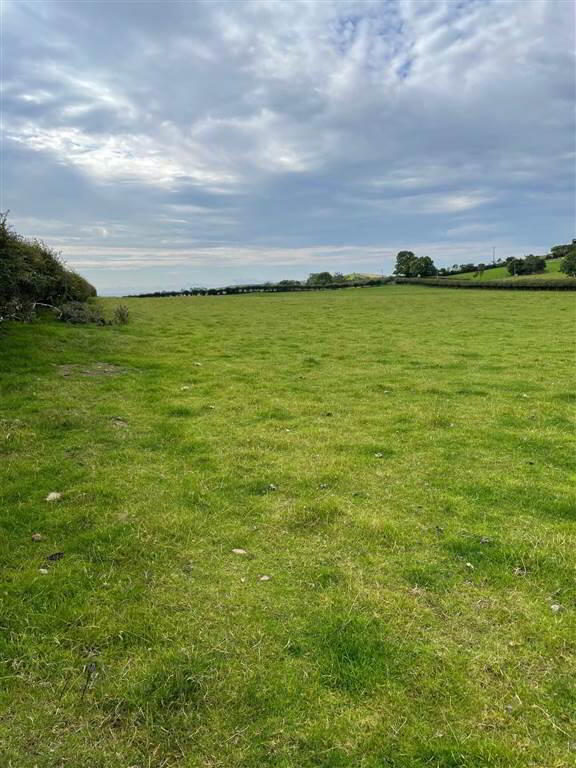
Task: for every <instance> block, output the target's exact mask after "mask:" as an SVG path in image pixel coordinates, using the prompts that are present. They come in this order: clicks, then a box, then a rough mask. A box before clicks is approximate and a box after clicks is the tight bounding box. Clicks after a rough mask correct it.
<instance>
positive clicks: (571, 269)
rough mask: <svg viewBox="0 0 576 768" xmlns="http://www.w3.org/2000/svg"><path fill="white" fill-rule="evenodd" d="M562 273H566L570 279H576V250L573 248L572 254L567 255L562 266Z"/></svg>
mask: <svg viewBox="0 0 576 768" xmlns="http://www.w3.org/2000/svg"><path fill="white" fill-rule="evenodd" d="M560 272H564V274H565V275H569V276H570V277H576V248H573V249H572V251H571V252H570V253H567V254H566V256H565V257H564V259H563V261H562V264H560Z"/></svg>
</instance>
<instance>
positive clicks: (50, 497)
mask: <svg viewBox="0 0 576 768" xmlns="http://www.w3.org/2000/svg"><path fill="white" fill-rule="evenodd" d="M61 498H62V494H61V493H58V491H52V492H51V493H49V494H48V496H46V501H60V499H61Z"/></svg>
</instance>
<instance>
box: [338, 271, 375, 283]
mask: <svg viewBox="0 0 576 768" xmlns="http://www.w3.org/2000/svg"><path fill="white" fill-rule="evenodd" d="M344 277H345V278H346V280H349V281H350V282H351V283H359V282H361V281H362V280H379V279H380V278H381V277H382V275H377V274H376V273H372V272H350V274H349V275H344Z"/></svg>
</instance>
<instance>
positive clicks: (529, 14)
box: [2, 0, 575, 287]
mask: <svg viewBox="0 0 576 768" xmlns="http://www.w3.org/2000/svg"><path fill="white" fill-rule="evenodd" d="M573 29H574V10H573V7H572V6H571V4H568V3H564V2H562V1H561V0H548V1H546V2H542V1H541V0H533V1H532V0H526V2H523V3H517V4H514V3H500V2H495V1H494V0H482V1H480V0H469V2H462V3H454V2H448V1H444V0H438V1H437V2H429V3H422V2H418V1H417V0H397V1H392V0H391V1H388V2H384V1H382V2H378V1H374V2H355V1H354V0H350V2H336V0H334V2H328V1H326V2H322V3H319V2H317V1H316V0H309V2H299V3H280V2H270V3H263V2H236V3H227V2H221V3H220V2H189V3H181V2H171V1H170V0H167V1H165V2H122V1H118V2H114V3H102V2H82V3H69V2H58V1H54V2H36V1H34V2H32V1H29V0H19V2H14V0H12V2H8V3H7V8H6V10H5V30H4V42H5V48H6V52H7V53H6V56H5V60H6V61H7V62H8V64H7V67H6V72H5V80H6V83H5V86H6V88H5V99H4V117H5V124H6V134H5V165H6V175H5V188H4V189H3V190H2V192H3V202H2V206H3V207H4V208H10V209H11V210H12V214H13V216H14V217H15V222H18V221H19V220H20V221H21V222H22V223H23V225H26V222H28V224H27V226H29V227H30V228H31V230H32V229H33V230H34V231H28V232H27V234H30V235H36V234H39V235H40V234H46V236H47V238H48V239H50V241H51V242H53V243H54V244H55V245H58V243H59V242H61V243H63V244H65V243H66V242H68V243H72V242H73V243H75V244H76V245H75V246H74V247H75V248H81V247H82V246H84V248H85V249H86V252H88V251H90V249H93V248H94V240H95V239H98V238H100V239H103V235H102V234H101V233H102V232H103V231H105V232H106V235H105V239H106V242H107V248H109V249H110V248H112V249H120V250H121V249H122V247H124V248H136V249H140V251H141V252H142V253H144V252H146V253H151V252H152V251H154V250H155V249H156V250H157V251H158V253H161V254H162V257H161V258H160V263H159V264H158V265H155V267H154V268H155V269H156V268H158V269H161V263H162V259H164V262H165V263H166V265H167V266H168V265H169V264H171V261H170V256H169V248H168V246H170V247H173V248H174V249H176V250H177V249H178V248H179V247H181V246H182V245H185V244H186V243H189V244H190V245H191V246H193V247H196V248H200V247H202V248H207V249H208V250H207V251H205V252H204V251H203V255H202V260H203V261H202V265H203V268H205V269H206V270H207V273H206V275H205V279H206V280H207V281H209V280H212V281H213V282H217V281H220V280H221V279H222V276H223V274H224V273H223V272H222V269H223V268H224V267H226V268H228V267H229V266H230V264H231V262H230V261H229V260H228V259H227V258H226V257H225V256H224V254H223V252H222V251H221V250H219V248H220V245H221V244H222V243H226V244H228V246H229V247H230V248H233V249H234V253H236V254H239V257H238V258H239V259H240V260H238V259H235V260H234V262H233V263H234V268H235V269H237V270H239V269H241V268H242V264H244V267H245V273H246V278H247V279H251V277H252V276H254V274H256V273H255V272H254V270H255V269H256V266H257V269H258V274H259V275H260V274H261V275H262V276H263V277H266V274H268V273H269V274H270V275H272V274H276V270H277V268H279V267H281V266H285V265H286V263H285V262H284V261H283V260H282V259H283V258H284V256H283V255H282V254H283V253H284V251H283V249H286V248H297V249H299V250H298V253H299V254H301V253H306V252H307V253H308V261H306V258H303V259H301V258H300V255H299V257H298V260H297V261H295V262H290V263H291V264H292V265H293V266H294V267H296V266H298V267H299V268H301V269H302V270H303V271H306V270H307V269H308V268H312V266H313V265H314V264H317V263H318V259H319V258H320V256H319V255H318V254H319V251H317V250H315V249H317V248H319V247H320V248H324V247H325V248H327V250H326V251H323V253H329V254H331V256H330V258H333V259H335V265H336V264H337V266H340V265H341V261H340V260H339V259H341V258H343V256H342V254H346V256H345V258H348V259H350V264H349V268H350V269H354V268H356V265H357V264H360V263H364V264H366V263H368V262H369V259H371V258H372V256H370V257H368V253H369V252H368V251H366V250H362V251H361V252H359V251H357V250H355V248H362V249H376V250H378V249H380V252H381V253H382V254H384V253H392V250H393V248H394V247H396V246H397V245H398V246H400V247H406V246H412V247H414V248H417V249H419V250H422V249H424V248H425V249H428V252H430V254H432V251H433V252H434V254H436V258H439V260H440V261H441V262H445V263H448V262H449V263H452V259H453V258H454V248H458V247H461V248H462V250H463V251H464V250H465V249H469V248H470V247H473V248H477V249H480V250H482V249H485V248H488V240H487V239H486V241H482V240H480V241H479V242H477V243H476V244H475V245H473V246H471V244H470V241H469V240H468V237H469V234H470V233H474V234H475V236H477V237H479V238H481V237H486V238H489V237H490V238H493V237H498V238H499V242H500V243H501V244H502V247H506V248H508V247H509V248H511V249H512V250H513V249H514V247H517V248H518V250H519V251H521V250H522V248H526V247H527V246H526V243H528V244H529V243H532V246H531V247H530V246H529V249H530V250H538V249H545V248H547V247H548V246H549V245H551V244H552V243H554V242H556V241H560V240H562V239H564V238H566V237H569V236H571V232H570V229H571V227H572V225H573V205H574V174H573V163H574V156H575V155H574V153H575V146H574V119H573V114H572V102H573V95H574V88H575V81H574V67H573V56H572V54H571V52H572V51H573V49H574V39H573V38H574V32H573ZM24 32H25V34H24ZM178 206H179V208H178ZM32 220H34V222H33V221H32ZM42 221H46V222H47V223H46V226H44V227H42V226H41V222H42ZM55 222H61V226H60V229H59V228H58V226H56V225H55ZM459 237H460V238H462V239H461V240H460V241H458V238H459ZM336 246H338V247H340V246H346V247H347V249H348V250H347V251H338V252H336V251H334V250H333V249H334V247H336ZM167 248H168V250H167ZM443 248H444V249H445V251H446V255H445V257H443V256H442V253H443V251H442V249H443ZM251 249H253V252H254V253H255V254H257V260H256V261H254V260H253V259H251V258H250V253H251V252H252V251H251ZM391 249H392V250H391ZM114 252H119V251H118V250H116V251H114ZM74 253H75V254H78V253H79V251H78V250H75V251H74ZM92 253H93V256H92V257H91V261H90V269H96V270H97V272H98V282H99V284H100V285H102V286H104V287H105V286H106V285H112V284H113V282H114V280H115V279H116V276H115V275H112V274H111V273H110V274H107V273H106V264H107V263H108V262H107V260H106V254H107V253H111V251H109V250H106V249H105V250H103V251H101V252H100V251H99V253H100V255H95V254H94V252H92ZM207 253H208V254H209V256H207V255H206V254H207ZM370 253H372V251H371V250H370ZM464 256H465V254H464V253H463V255H462V258H464ZM174 258H176V262H175V264H180V263H182V262H181V261H179V259H180V256H179V255H178V254H176V255H175V256H174ZM98 259H101V267H102V268H97V267H96V266H95V265H94V260H98ZM242 259H244V261H242ZM367 259H368V261H367ZM206 260H207V261H206ZM315 260H316V261H315ZM376 260H378V259H376ZM322 263H324V262H322ZM146 265H149V261H146V260H144V261H143V262H142V263H137V260H134V259H130V260H129V267H130V269H131V270H133V269H141V270H142V272H141V273H139V274H140V276H136V278H135V279H136V282H137V281H138V280H140V279H141V280H142V284H143V285H144V284H146V285H147V286H148V283H149V280H151V279H155V280H158V279H159V275H161V273H160V272H158V271H156V272H154V273H151V272H149V273H147V272H146V269H147V266H146ZM210 265H212V267H210ZM255 265H256V266H255ZM126 268H128V267H126ZM210 269H212V272H210ZM266 270H268V273H267V272H266ZM210 274H212V277H210ZM235 274H236V273H235ZM158 287H162V286H161V285H159V286H158Z"/></svg>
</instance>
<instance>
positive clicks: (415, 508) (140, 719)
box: [0, 286, 576, 768]
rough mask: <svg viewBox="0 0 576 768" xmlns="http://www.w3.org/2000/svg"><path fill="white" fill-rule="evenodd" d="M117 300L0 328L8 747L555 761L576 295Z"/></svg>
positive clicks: (94, 763) (519, 766) (375, 763)
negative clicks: (95, 322) (108, 316)
mask: <svg viewBox="0 0 576 768" xmlns="http://www.w3.org/2000/svg"><path fill="white" fill-rule="evenodd" d="M102 303H103V304H104V305H105V306H106V307H107V310H108V311H109V312H111V311H112V308H113V307H114V306H115V305H116V304H117V303H118V302H117V301H116V300H103V302H102ZM126 303H127V304H128V305H129V307H130V312H131V314H132V322H131V324H130V325H128V326H125V327H106V328H98V327H72V326H64V325H58V324H56V323H55V322H52V321H50V322H45V323H36V324H34V325H21V326H15V325H12V326H11V327H9V328H5V329H3V331H2V334H1V336H0V380H1V385H2V394H1V401H0V409H1V410H0V419H1V421H0V432H1V434H0V437H1V441H0V446H1V458H0V472H1V477H0V515H1V518H0V519H1V525H2V537H1V551H0V557H1V559H2V562H3V576H2V589H1V594H2V602H3V607H2V620H1V623H2V633H1V635H0V652H1V659H2V662H3V664H2V668H1V673H0V677H1V692H0V703H1V709H0V711H1V715H0V717H1V720H0V765H2V766H3V768H65V767H68V766H70V767H71V768H266V767H271V766H274V767H275V768H421V767H422V768H430V767H432V768H481V767H487V766H491V767H492V766H498V768H527V767H530V766H537V767H538V768H567V766H571V765H574V763H575V761H576V732H575V728H574V712H575V708H576V688H575V680H576V663H575V658H576V653H575V652H576V620H575V617H576V581H575V576H576V571H575V558H574V552H575V546H576V530H575V526H574V519H575V506H576V503H575V502H576V499H575V494H574V484H573V481H574V476H573V474H572V475H571V470H572V469H573V466H571V465H572V464H573V461H572V460H573V458H574V446H573V442H572V441H573V437H574V431H573V422H572V421H571V416H572V408H573V404H574V395H573V385H574V356H573V355H574V343H573V338H574V337H573V331H574V318H575V315H574V308H575V307H574V299H573V296H572V294H570V293H567V294H566V293H556V292H539V293H537V292H535V293H525V292H518V293H516V292H491V291H486V292H463V293H462V292H458V291H441V290H431V289H427V288H422V287H413V286H392V287H383V288H371V289H349V290H346V291H334V292H326V293H314V294H306V293H293V294H290V293H285V294H277V295H270V294H263V295H247V296H233V297H214V298H176V299H148V300H138V299H134V300H128V301H127V302H126ZM50 493H60V494H61V498H60V499H58V500H55V501H46V500H45V499H46V497H47V496H48V494H50ZM33 534H40V536H41V540H39V541H33V540H32V535H33ZM235 549H239V550H244V553H242V552H239V553H235V552H234V551H233V550H235ZM59 553H63V554H59ZM50 556H53V557H52V558H51V557H50ZM264 577H269V578H264Z"/></svg>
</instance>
